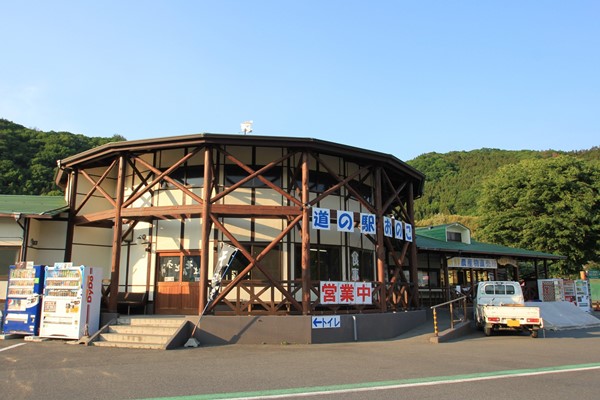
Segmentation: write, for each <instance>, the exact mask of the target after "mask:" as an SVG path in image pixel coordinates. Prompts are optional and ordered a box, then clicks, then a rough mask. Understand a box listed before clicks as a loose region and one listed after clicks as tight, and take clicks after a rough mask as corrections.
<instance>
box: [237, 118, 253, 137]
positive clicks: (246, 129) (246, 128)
mask: <svg viewBox="0 0 600 400" xmlns="http://www.w3.org/2000/svg"><path fill="white" fill-rule="evenodd" d="M252 122H253V121H246V122H242V123H241V124H240V128H241V130H242V133H243V134H244V135H245V134H247V133H250V132H252Z"/></svg>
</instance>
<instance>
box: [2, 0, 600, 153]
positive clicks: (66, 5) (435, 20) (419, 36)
mask: <svg viewBox="0 0 600 400" xmlns="http://www.w3.org/2000/svg"><path fill="white" fill-rule="evenodd" d="M0 15H2V23H0V43H2V46H0V49H1V50H0V51H1V53H0V54H1V55H2V56H1V57H0V118H5V119H8V120H11V121H13V122H16V123H18V124H22V125H25V126H27V127H31V128H38V129H41V130H44V131H50V130H54V131H61V130H64V131H69V132H73V133H81V134H84V135H86V136H103V137H106V136H112V135H114V134H120V135H122V136H124V137H126V138H127V139H129V140H134V139H148V138H153V137H164V136H176V135H186V134H193V133H201V132H212V133H232V134H236V133H240V123H241V122H243V121H246V120H253V121H254V125H253V127H254V132H253V133H252V134H256V135H273V136H291V137H311V138H317V139H322V140H328V141H333V142H338V143H343V144H347V145H352V146H357V147H363V148H367V149H370V150H376V151H382V152H385V153H390V154H393V155H395V156H396V157H398V158H400V159H402V160H410V159H412V158H414V157H417V156H418V155H420V154H423V153H427V152H439V153H445V152H449V151H461V150H472V149H478V148H482V147H487V148H500V149H509V150H513V149H515V150H516V149H533V150H547V149H554V150H582V149H589V148H591V147H593V146H598V145H600V143H599V141H598V138H599V137H600V23H599V21H600V2H599V1H596V0H592V1H402V0H393V1H392V0H390V1H383V0H379V1H377V0H374V1H366V0H364V1H356V0H332V1H326V0H319V1H312V0H305V1H284V0H279V1H269V0H262V1H259V0H255V1H251V0H245V1H228V0H222V1H210V2H209V1H199V0H198V1H191V0H190V1H184V0H178V1H177V0H176V1H99V2H94V1H74V0H73V1H56V0H54V1H27V0H23V1H5V2H2V3H1V4H0Z"/></svg>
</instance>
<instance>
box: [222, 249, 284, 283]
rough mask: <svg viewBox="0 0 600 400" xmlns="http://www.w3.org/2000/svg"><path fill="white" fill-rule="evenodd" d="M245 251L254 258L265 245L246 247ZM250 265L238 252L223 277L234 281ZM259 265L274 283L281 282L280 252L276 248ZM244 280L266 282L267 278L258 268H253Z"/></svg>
mask: <svg viewBox="0 0 600 400" xmlns="http://www.w3.org/2000/svg"><path fill="white" fill-rule="evenodd" d="M246 248H247V249H249V250H250V252H251V253H252V255H253V256H254V257H256V256H258V255H259V254H260V253H261V252H262V251H263V250H264V249H265V248H266V246H265V245H247V246H246ZM248 264H250V260H248V259H247V258H246V257H245V256H244V255H243V254H242V253H241V252H238V253H237V255H236V257H235V258H234V259H233V261H232V263H231V265H230V266H229V271H227V274H226V275H225V278H226V279H229V280H231V279H234V278H235V277H237V276H238V275H239V273H240V272H242V271H243V270H244V269H245V268H246V267H247V266H248ZM260 265H261V267H262V268H263V269H265V271H266V272H267V273H268V274H269V275H270V276H271V278H273V279H274V280H276V281H280V280H281V275H282V274H281V252H280V251H279V248H278V247H275V248H273V249H271V251H269V252H268V253H267V255H266V256H265V257H264V258H263V259H262V260H261V261H260ZM244 279H253V280H261V281H264V280H267V277H266V276H265V274H263V272H262V271H261V270H260V269H258V267H253V268H252V270H251V271H250V273H249V274H247V275H246V277H245V278H244Z"/></svg>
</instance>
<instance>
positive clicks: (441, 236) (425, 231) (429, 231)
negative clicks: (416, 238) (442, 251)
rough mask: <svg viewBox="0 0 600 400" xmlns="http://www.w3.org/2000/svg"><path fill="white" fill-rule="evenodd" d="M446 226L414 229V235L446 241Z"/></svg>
mask: <svg viewBox="0 0 600 400" xmlns="http://www.w3.org/2000/svg"><path fill="white" fill-rule="evenodd" d="M447 227H448V225H437V226H428V227H421V228H416V229H415V233H416V234H418V235H420V236H427V237H429V238H432V239H437V240H443V241H446V228H447Z"/></svg>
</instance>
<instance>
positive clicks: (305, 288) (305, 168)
mask: <svg viewBox="0 0 600 400" xmlns="http://www.w3.org/2000/svg"><path fill="white" fill-rule="evenodd" d="M308 181H309V165H308V153H307V152H306V151H304V152H302V314H303V315H308V314H309V313H310V224H309V219H310V208H309V206H308V202H309V192H308V183H309V182H308Z"/></svg>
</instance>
